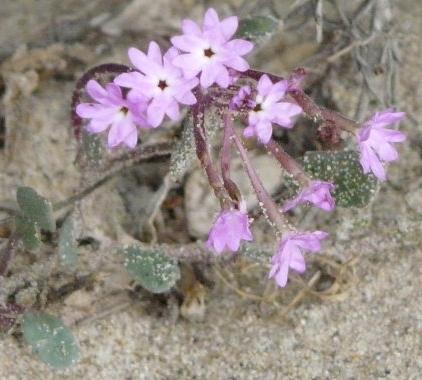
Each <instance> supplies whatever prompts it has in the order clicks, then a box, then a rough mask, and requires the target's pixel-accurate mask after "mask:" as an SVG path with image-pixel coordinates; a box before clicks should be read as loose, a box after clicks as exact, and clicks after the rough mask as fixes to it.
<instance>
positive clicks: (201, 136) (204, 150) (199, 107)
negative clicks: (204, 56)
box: [192, 89, 231, 210]
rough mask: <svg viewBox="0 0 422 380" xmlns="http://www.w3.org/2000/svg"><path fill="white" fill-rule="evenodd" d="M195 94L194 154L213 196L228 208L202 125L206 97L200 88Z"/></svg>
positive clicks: (227, 199)
mask: <svg viewBox="0 0 422 380" xmlns="http://www.w3.org/2000/svg"><path fill="white" fill-rule="evenodd" d="M195 95H196V98H197V103H196V104H195V105H194V106H193V107H192V116H193V135H194V138H195V145H196V155H197V156H198V159H199V161H200V163H201V166H202V167H203V168H204V170H205V173H206V175H207V178H208V182H209V184H210V186H211V187H212V189H213V190H214V193H215V196H216V197H217V198H218V200H219V201H220V205H221V208H222V209H224V210H226V209H229V208H230V205H231V202H230V200H229V198H228V196H227V193H226V190H225V188H224V185H223V181H222V180H221V177H220V175H219V174H218V171H217V169H216V168H215V166H214V164H213V162H212V159H211V153H210V150H209V145H208V141H207V135H206V131H205V127H204V122H205V103H206V99H204V96H203V94H202V92H201V90H200V89H198V90H197V91H195Z"/></svg>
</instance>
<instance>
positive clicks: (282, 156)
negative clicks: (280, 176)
mask: <svg viewBox="0 0 422 380" xmlns="http://www.w3.org/2000/svg"><path fill="white" fill-rule="evenodd" d="M265 148H266V149H267V150H268V151H269V152H270V153H271V154H272V155H273V156H274V157H275V158H276V159H277V160H278V162H279V163H280V164H281V166H282V167H283V168H284V169H286V170H287V172H289V173H290V174H291V175H292V176H293V178H294V179H296V181H298V182H299V183H300V184H301V185H302V186H304V187H306V186H308V185H309V182H310V181H311V179H310V178H309V176H308V175H307V174H306V173H305V171H304V170H303V168H302V167H301V166H300V165H299V163H298V162H297V161H296V160H295V159H294V158H293V157H291V156H290V155H289V154H288V153H286V151H285V150H284V149H283V148H282V147H281V145H280V144H278V143H277V142H276V141H274V140H273V139H271V140H270V141H269V142H268V144H266V145H265Z"/></svg>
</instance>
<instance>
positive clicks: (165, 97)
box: [114, 41, 198, 128]
mask: <svg viewBox="0 0 422 380" xmlns="http://www.w3.org/2000/svg"><path fill="white" fill-rule="evenodd" d="M128 54H129V58H130V60H131V62H132V64H133V65H134V66H135V67H136V68H137V69H138V70H139V71H133V72H130V73H124V74H120V75H119V76H117V77H116V78H115V79H114V83H116V84H118V85H120V86H122V87H127V88H130V89H131V91H130V92H129V95H128V97H129V99H132V100H133V101H138V99H142V98H144V97H146V98H147V99H148V100H150V103H149V104H148V108H147V120H148V122H149V123H150V124H151V125H152V126H153V127H154V128H155V127H158V126H159V125H160V124H161V123H162V121H163V119H164V116H165V115H167V116H168V117H169V118H170V119H172V120H174V121H177V120H179V119H180V108H179V103H180V104H183V105H192V104H195V103H196V98H195V96H194V95H193V93H192V89H193V88H194V87H196V86H197V85H198V79H197V78H191V79H189V80H188V79H186V78H185V77H184V76H183V73H182V70H180V69H179V68H177V67H176V66H174V65H173V63H172V61H173V60H174V58H175V57H177V55H178V54H179V53H178V51H177V50H176V49H174V48H170V49H169V50H168V51H167V52H166V53H165V54H164V56H162V54H161V50H160V47H159V46H158V44H157V43H156V42H154V41H152V42H150V44H149V48H148V54H147V55H146V54H144V53H143V52H142V51H140V50H138V49H136V48H133V47H132V48H130V49H129V52H128Z"/></svg>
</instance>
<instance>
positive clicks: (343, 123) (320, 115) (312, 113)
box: [242, 69, 360, 133]
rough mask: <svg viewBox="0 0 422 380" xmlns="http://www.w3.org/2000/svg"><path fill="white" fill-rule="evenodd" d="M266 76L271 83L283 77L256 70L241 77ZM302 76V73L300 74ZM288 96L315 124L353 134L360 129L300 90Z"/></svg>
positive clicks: (292, 91) (294, 89)
mask: <svg viewBox="0 0 422 380" xmlns="http://www.w3.org/2000/svg"><path fill="white" fill-rule="evenodd" d="M264 74H267V75H268V77H269V78H270V79H271V81H273V82H278V81H280V80H283V79H284V78H283V77H280V76H278V75H274V74H269V73H263V72H261V71H257V70H252V69H250V70H247V71H245V72H244V73H243V74H242V75H243V76H244V77H247V78H251V79H254V80H256V81H258V80H259V79H260V78H261V76H262V75H264ZM302 75H303V73H302ZM288 93H289V94H290V96H291V97H292V98H293V99H294V100H295V101H296V103H297V104H298V105H300V106H301V107H302V109H303V111H304V112H305V113H306V114H307V115H308V116H309V117H310V118H312V119H313V120H314V121H315V122H317V121H325V122H326V123H328V124H334V125H335V126H337V127H338V128H340V129H343V130H345V131H348V132H351V133H355V132H356V130H357V129H359V128H360V124H359V123H356V122H355V121H353V120H350V119H348V118H347V117H345V116H343V115H340V114H339V113H337V112H335V111H332V110H329V109H327V108H325V107H322V106H318V105H317V104H316V103H315V102H314V101H313V100H312V99H311V98H310V97H309V96H308V95H306V94H305V93H304V92H303V91H302V90H301V89H298V88H296V87H294V86H292V88H290V89H289V90H288Z"/></svg>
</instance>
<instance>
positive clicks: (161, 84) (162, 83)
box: [158, 79, 169, 91]
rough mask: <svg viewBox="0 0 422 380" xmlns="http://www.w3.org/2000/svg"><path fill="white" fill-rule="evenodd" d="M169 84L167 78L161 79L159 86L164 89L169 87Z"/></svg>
mask: <svg viewBox="0 0 422 380" xmlns="http://www.w3.org/2000/svg"><path fill="white" fill-rule="evenodd" d="M168 86H169V85H168V84H167V82H166V81H165V80H162V79H160V80H159V82H158V87H160V88H161V89H162V90H163V91H164V90H165V89H166V88H167V87H168Z"/></svg>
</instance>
